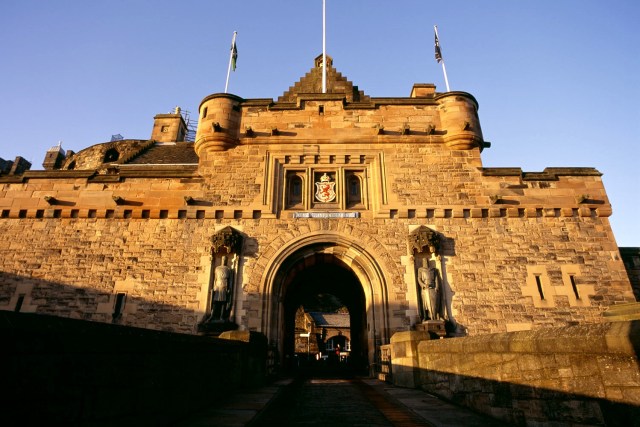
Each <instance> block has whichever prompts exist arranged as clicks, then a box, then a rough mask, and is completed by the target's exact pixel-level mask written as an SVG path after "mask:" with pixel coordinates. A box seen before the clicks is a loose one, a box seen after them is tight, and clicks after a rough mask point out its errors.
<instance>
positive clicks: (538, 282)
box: [536, 275, 544, 300]
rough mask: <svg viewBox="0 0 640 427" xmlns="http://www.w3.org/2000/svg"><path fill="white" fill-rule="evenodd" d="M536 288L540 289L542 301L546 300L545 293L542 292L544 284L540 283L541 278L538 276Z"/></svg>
mask: <svg viewBox="0 0 640 427" xmlns="http://www.w3.org/2000/svg"><path fill="white" fill-rule="evenodd" d="M536 286H537V287H538V293H539V294H540V299H541V300H543V299H544V292H543V291H542V282H541V281H540V276H538V275H536Z"/></svg>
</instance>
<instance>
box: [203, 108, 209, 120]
mask: <svg viewBox="0 0 640 427" xmlns="http://www.w3.org/2000/svg"><path fill="white" fill-rule="evenodd" d="M208 112H209V107H204V110H202V118H203V119H204V118H206V117H207V113H208Z"/></svg>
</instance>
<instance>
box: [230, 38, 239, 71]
mask: <svg viewBox="0 0 640 427" xmlns="http://www.w3.org/2000/svg"><path fill="white" fill-rule="evenodd" d="M237 60H238V48H237V47H236V40H235V38H234V39H233V43H232V44H231V69H232V70H233V71H235V70H236V61H237Z"/></svg>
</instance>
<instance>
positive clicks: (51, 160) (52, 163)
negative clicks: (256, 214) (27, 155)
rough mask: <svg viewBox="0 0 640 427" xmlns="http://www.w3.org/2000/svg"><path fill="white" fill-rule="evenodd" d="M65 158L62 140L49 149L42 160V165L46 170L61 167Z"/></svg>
mask: <svg viewBox="0 0 640 427" xmlns="http://www.w3.org/2000/svg"><path fill="white" fill-rule="evenodd" d="M64 159H65V152H64V150H63V149H62V142H59V143H58V145H56V146H53V147H51V148H50V149H49V151H47V154H46V155H45V156H44V161H43V162H42V167H43V168H44V169H45V170H53V169H60V166H62V162H63V161H64Z"/></svg>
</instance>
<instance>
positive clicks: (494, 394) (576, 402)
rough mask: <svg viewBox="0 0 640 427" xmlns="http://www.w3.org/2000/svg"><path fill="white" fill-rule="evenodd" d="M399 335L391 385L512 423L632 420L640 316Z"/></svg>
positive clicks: (639, 381) (637, 406)
mask: <svg viewBox="0 0 640 427" xmlns="http://www.w3.org/2000/svg"><path fill="white" fill-rule="evenodd" d="M403 334H404V335H403V337H404V339H402V337H400V339H394V338H395V336H394V338H392V340H391V342H392V344H391V347H392V349H391V351H392V364H393V366H392V370H393V381H394V383H395V384H396V385H400V386H407V387H415V388H421V389H423V390H425V391H428V392H430V393H433V394H436V395H438V396H440V397H442V398H445V399H447V400H450V401H453V402H455V403H458V404H461V405H464V406H467V407H470V408H472V409H474V410H477V411H479V412H483V413H486V414H488V415H490V416H492V417H495V418H499V419H502V420H505V421H507V422H509V423H512V424H514V425H541V424H542V423H553V425H558V426H560V425H577V424H580V425H637V424H635V423H637V420H638V419H639V418H638V417H639V416H640V369H639V367H638V354H637V351H638V349H639V348H640V321H632V322H615V323H602V324H592V325H580V326H571V327H564V328H544V329H538V330H535V331H520V332H510V333H499V334H489V335H482V336H473V337H464V338H451V339H443V340H424V339H423V338H422V337H421V336H420V335H415V333H403ZM405 335H406V336H405ZM410 335H415V336H413V339H414V340H415V339H417V340H420V342H419V343H417V345H416V343H410V344H409V341H412V340H411V338H412V337H411V336H410ZM396 354H397V355H398V356H399V357H396V356H395V355H396ZM411 364H412V365H413V369H410V368H409V365H411ZM396 372H397V373H399V374H400V375H396Z"/></svg>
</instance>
